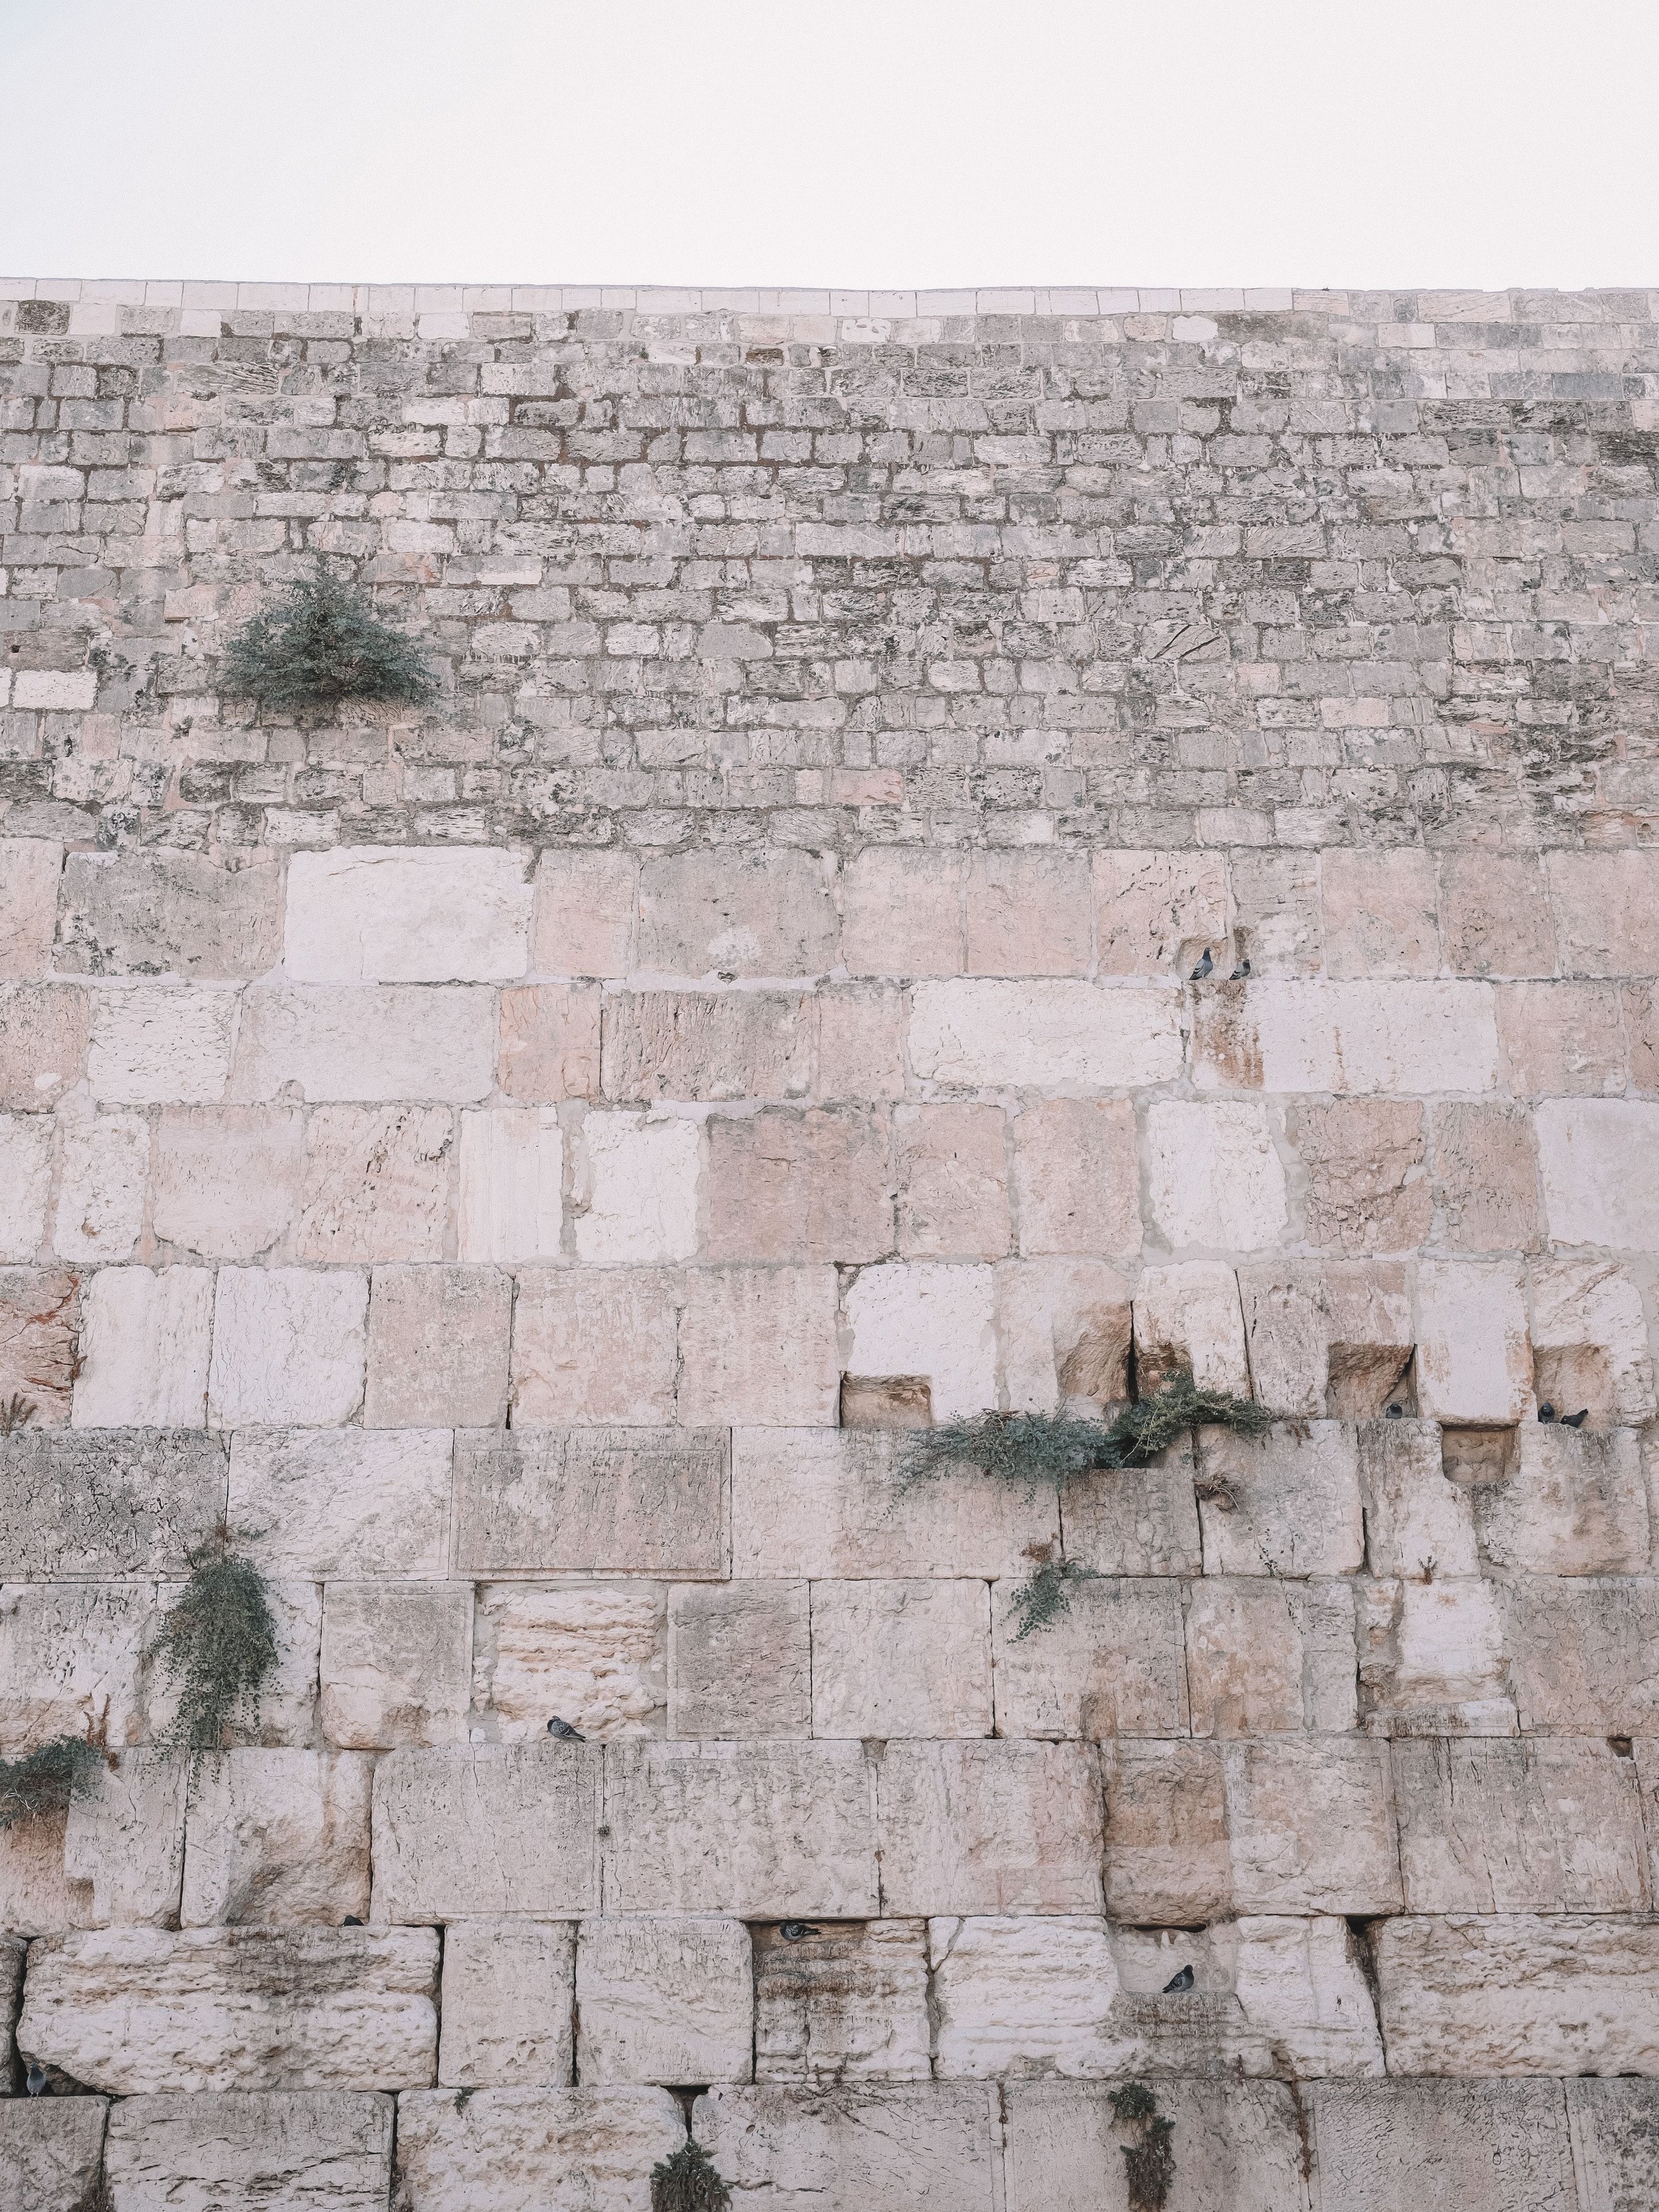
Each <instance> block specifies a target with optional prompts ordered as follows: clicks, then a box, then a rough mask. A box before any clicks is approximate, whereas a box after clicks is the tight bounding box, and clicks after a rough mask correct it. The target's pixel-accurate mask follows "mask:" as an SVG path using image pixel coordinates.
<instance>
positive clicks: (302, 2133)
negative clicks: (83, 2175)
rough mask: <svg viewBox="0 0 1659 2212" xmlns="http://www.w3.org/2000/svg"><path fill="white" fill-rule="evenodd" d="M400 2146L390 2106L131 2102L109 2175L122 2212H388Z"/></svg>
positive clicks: (311, 2100)
mask: <svg viewBox="0 0 1659 2212" xmlns="http://www.w3.org/2000/svg"><path fill="white" fill-rule="evenodd" d="M105 2171H106V2175H107V2177H108V2182H109V2186H110V2188H111V2190H112V2192H113V2197H114V2202H115V2203H117V2204H118V2205H119V2206H120V2207H121V2208H122V2212H127V2208H128V2207H131V2212H222V2208H224V2207H227V2206H238V2207H240V2206H242V2205H250V2206H251V2205H255V2204H282V2205H285V2206H290V2205H291V2206H292V2207H294V2208H295V2212H379V2208H380V2206H382V2205H383V2204H384V2203H386V2194H387V2191H389V2189H390V2187H391V2185H392V2100H391V2098H390V2097H388V2096H377V2095H374V2094H368V2095H360V2094H354V2093H351V2092H349V2091H347V2090H341V2089H334V2090H313V2091H311V2092H309V2093H305V2092H301V2093H289V2094H288V2095H283V2094H280V2093H279V2094H276V2095H268V2096H259V2095H238V2094H235V2093H228V2094H227V2093H220V2094H212V2093H209V2094H205V2095H198V2096H193V2097H190V2096H186V2097H168V2096H160V2097H129V2098H126V2099H125V2100H123V2101H122V2102H121V2103H120V2104H118V2105H117V2106H115V2108H114V2111H113V2113H112V2118H111V2124H110V2130H109V2141H108V2144H107V2147H106V2151H105Z"/></svg>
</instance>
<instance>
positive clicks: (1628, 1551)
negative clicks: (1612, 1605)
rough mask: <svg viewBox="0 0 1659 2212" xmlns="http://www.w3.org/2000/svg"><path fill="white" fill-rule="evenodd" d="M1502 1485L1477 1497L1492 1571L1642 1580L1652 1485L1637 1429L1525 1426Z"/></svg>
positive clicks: (1485, 1552)
mask: <svg viewBox="0 0 1659 2212" xmlns="http://www.w3.org/2000/svg"><path fill="white" fill-rule="evenodd" d="M1516 1447H1517V1448H1516V1453H1515V1462H1514V1466H1513V1468H1512V1470H1511V1472H1510V1474H1509V1475H1508V1476H1507V1477H1506V1479H1505V1480H1503V1481H1502V1482H1494V1483H1490V1484H1483V1485H1482V1486H1481V1487H1480V1489H1479V1490H1478V1491H1477V1492H1475V1493H1474V1501H1475V1502H1474V1516H1475V1522H1476V1526H1477V1528H1479V1531H1480V1549H1481V1552H1482V1553H1483V1555H1484V1556H1485V1557H1486V1559H1487V1560H1489V1561H1490V1562H1491V1564H1492V1565H1494V1566H1498V1567H1507V1568H1510V1569H1512V1570H1515V1571H1519V1572H1521V1573H1523V1574H1533V1575H1634V1574H1641V1573H1643V1572H1644V1571H1645V1569H1646V1567H1647V1565H1648V1561H1649V1558H1650V1553H1651V1549H1652V1543H1653V1534H1652V1529H1651V1528H1650V1522H1649V1513H1648V1490H1647V1480H1646V1476H1645V1474H1644V1470H1643V1467H1642V1454H1641V1449H1640V1445H1639V1443H1638V1439H1637V1435H1636V1431H1634V1430H1633V1429H1611V1430H1604V1431H1600V1432H1599V1433H1598V1432H1597V1431H1595V1430H1591V1429H1585V1430H1573V1429H1565V1428H1563V1427H1562V1426H1561V1425H1560V1424H1559V1422H1552V1423H1549V1424H1547V1425H1546V1424H1544V1423H1541V1422H1538V1421H1523V1422H1522V1424H1521V1427H1520V1430H1519V1431H1518V1432H1517V1437H1516Z"/></svg>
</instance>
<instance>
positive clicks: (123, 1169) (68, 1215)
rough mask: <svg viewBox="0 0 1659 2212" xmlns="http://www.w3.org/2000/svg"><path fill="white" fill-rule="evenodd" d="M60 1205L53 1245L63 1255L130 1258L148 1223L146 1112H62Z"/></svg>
mask: <svg viewBox="0 0 1659 2212" xmlns="http://www.w3.org/2000/svg"><path fill="white" fill-rule="evenodd" d="M58 1127H59V1138H58V1204H57V1208H56V1211H55V1212H54V1214H53V1217H52V1249H53V1251H54V1252H55V1253H56V1254H57V1255H58V1258H59V1259H60V1260H80V1261H88V1260H128V1259H131V1256H132V1253H133V1249H134V1248H135V1246H136V1245H137V1242H138V1239H139V1237H140V1236H141V1234H142V1233H143V1226H144V1188H145V1184H146V1182H147V1180H148V1177H149V1122H148V1121H146V1120H145V1119H144V1117H143V1115H141V1114H99V1115H92V1116H89V1117H88V1118H86V1119H82V1117H81V1116H79V1115H74V1116H71V1115H70V1111H69V1109H67V1108H65V1109H64V1111H63V1112H62V1113H61V1114H60V1115H59V1117H58Z"/></svg>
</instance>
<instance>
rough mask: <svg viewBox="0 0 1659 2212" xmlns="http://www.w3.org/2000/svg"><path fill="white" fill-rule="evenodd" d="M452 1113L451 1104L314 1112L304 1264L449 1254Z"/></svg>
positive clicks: (299, 1238)
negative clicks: (444, 1105)
mask: <svg viewBox="0 0 1659 2212" xmlns="http://www.w3.org/2000/svg"><path fill="white" fill-rule="evenodd" d="M453 1145H454V1124H453V1116H452V1115H451V1114H450V1113H449V1110H448V1109H447V1107H442V1106H321V1107H319V1108H318V1109H317V1110H316V1111H315V1112H314V1113H313V1114H312V1115H310V1116H309V1120H308V1127H307V1132H306V1162H305V1172H304V1181H303V1184H302V1187H301V1195H300V1212H299V1218H298V1220H297V1221H296V1223H295V1228H294V1237H293V1251H294V1256H295V1259H298V1260H327V1261H340V1260H348V1261H349V1260H356V1261H374V1260H441V1259H442V1258H443V1256H444V1252H445V1248H446V1237H447V1231H448V1228H449V1212H450V1197H449V1182H450V1154H451V1152H452V1150H453Z"/></svg>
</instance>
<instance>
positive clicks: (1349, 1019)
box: [1193, 979, 1499, 1097]
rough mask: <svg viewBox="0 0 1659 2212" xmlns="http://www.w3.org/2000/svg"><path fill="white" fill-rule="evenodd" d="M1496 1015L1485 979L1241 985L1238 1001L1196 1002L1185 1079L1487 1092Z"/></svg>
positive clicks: (1268, 1087)
mask: <svg viewBox="0 0 1659 2212" xmlns="http://www.w3.org/2000/svg"><path fill="white" fill-rule="evenodd" d="M1498 1069H1499V1054H1498V1017H1497V1010H1496V1006H1495V1003H1494V998H1493V994H1492V988H1491V987H1490V985H1488V984H1486V983H1432V982H1375V983H1372V982H1353V983H1345V982H1291V981H1284V982H1280V981H1274V980H1271V979H1268V980H1264V981H1258V982H1255V983H1252V984H1251V985H1250V986H1249V994H1248V997H1247V999H1246V1000H1245V1001H1244V1004H1243V1006H1235V1005H1233V1004H1231V1003H1230V1001H1229V1000H1228V999H1227V998H1226V997H1225V996H1224V995H1223V994H1221V993H1219V992H1216V993H1212V994H1208V995H1207V996H1206V999H1205V1000H1203V1001H1202V1002H1201V1003H1200V1015H1199V1018H1198V1020H1197V1022H1196V1024H1195V1025H1194V1035H1193V1073H1194V1081H1195V1082H1196V1083H1197V1084H1198V1085H1199V1087H1200V1089H1202V1090H1214V1089H1231V1088H1235V1087H1243V1086H1245V1085H1249V1087H1252V1088H1255V1087H1257V1086H1259V1087H1260V1088H1261V1089H1262V1090H1265V1091H1322V1092H1325V1093H1328V1094H1334V1095H1335V1096H1337V1097H1364V1096H1366V1095H1369V1094H1376V1093H1382V1094H1383V1095H1384V1096H1389V1095H1395V1096H1398V1095H1400V1094H1402V1093H1403V1094H1404V1095H1405V1096H1406V1097H1411V1096H1412V1095H1413V1093H1415V1094H1419V1095H1421V1094H1423V1093H1426V1092H1433V1091H1454V1092H1468V1093H1470V1094H1474V1095H1477V1096H1478V1095H1479V1094H1480V1092H1482V1091H1492V1090H1495V1089H1496V1088H1497V1085H1498Z"/></svg>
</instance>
